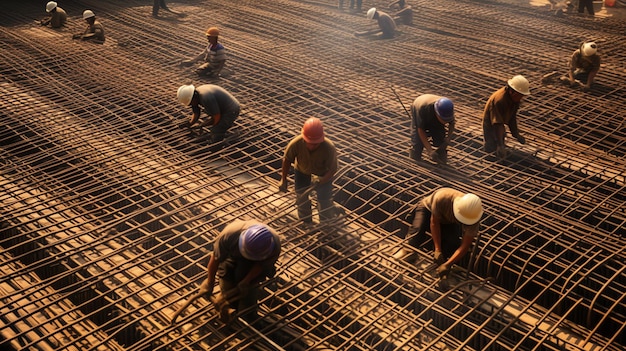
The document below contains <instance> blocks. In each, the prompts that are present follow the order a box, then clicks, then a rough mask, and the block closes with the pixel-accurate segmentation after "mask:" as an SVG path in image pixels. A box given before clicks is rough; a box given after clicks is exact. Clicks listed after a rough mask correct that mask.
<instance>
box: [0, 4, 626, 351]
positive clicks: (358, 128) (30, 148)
mask: <svg viewBox="0 0 626 351" xmlns="http://www.w3.org/2000/svg"><path fill="white" fill-rule="evenodd" d="M83 5H84V6H87V7H89V8H91V9H93V10H94V11H95V12H96V14H97V15H98V17H99V18H100V19H101V21H102V22H103V24H104V25H105V28H106V30H107V37H108V38H107V42H106V43H105V45H103V46H97V45H89V44H88V43H77V42H72V41H71V40H70V39H69V38H68V37H69V34H70V33H71V32H76V31H80V30H82V26H83V23H82V22H81V21H82V20H80V18H79V14H80V12H82V10H83V8H82V7H80V8H79V7H74V6H76V5H72V4H68V6H67V7H66V6H64V8H65V9H66V10H67V11H68V13H70V16H71V18H70V23H69V24H68V26H67V27H68V28H66V29H64V30H62V31H60V32H56V31H52V30H49V29H42V28H38V27H34V26H32V25H30V23H31V22H32V19H33V18H36V17H39V16H40V12H41V11H40V9H39V8H32V9H31V8H30V7H27V6H23V5H21V6H23V7H19V9H20V11H17V12H11V11H7V12H6V13H3V14H0V19H1V20H2V23H7V24H10V25H11V26H10V27H9V26H7V27H0V38H2V40H0V45H1V48H2V52H3V58H4V60H3V62H0V72H2V78H0V89H1V91H2V92H3V95H4V96H5V97H6V98H5V99H4V100H3V101H2V102H0V104H2V109H0V113H1V115H0V116H1V118H2V124H3V125H4V126H5V128H3V130H2V131H0V145H2V148H1V149H0V152H1V155H2V162H3V163H2V165H1V166H0V169H1V170H2V171H1V172H0V187H1V188H2V191H1V192H0V199H2V225H3V229H2V231H1V232H2V236H1V237H0V238H1V239H0V245H1V246H2V261H3V266H2V267H3V268H2V269H3V276H2V280H1V281H0V287H1V289H2V294H1V296H2V302H3V306H4V307H3V309H2V312H1V314H0V320H1V321H2V324H1V325H2V328H1V329H0V330H1V332H2V337H3V339H4V341H3V343H2V344H1V345H3V346H4V345H7V346H8V347H11V348H14V349H20V348H29V347H30V348H42V349H43V348H48V349H63V348H65V349H81V350H100V349H108V350H110V349H113V350H117V349H125V350H147V349H159V350H161V349H162V350H170V349H172V350H179V349H180V350H197V349H209V348H210V349H222V350H241V349H247V348H250V349H261V350H272V349H275V347H273V346H272V345H271V344H270V343H268V342H267V341H265V340H263V338H261V337H260V336H259V335H257V334H256V333H254V332H253V330H252V329H251V328H248V327H246V326H245V325H242V324H240V323H233V324H231V325H223V324H221V323H220V322H219V321H218V320H217V318H216V317H215V315H214V311H213V310H212V309H211V308H210V306H209V304H208V302H207V301H203V300H200V301H197V302H196V303H194V304H192V305H191V306H190V307H189V308H188V309H187V311H186V312H185V313H184V314H183V316H181V319H180V320H179V321H178V324H177V326H174V327H170V326H168V323H169V316H171V315H172V314H173V313H174V311H175V310H176V309H177V307H178V306H179V305H181V304H182V303H183V302H184V300H186V299H187V298H189V297H190V296H191V295H192V294H194V289H196V288H197V285H198V283H199V282H200V281H202V279H203V278H204V276H205V274H206V273H205V268H204V267H205V265H206V262H207V257H208V254H209V253H210V251H211V245H212V243H211V241H212V239H213V238H214V237H215V236H216V235H217V234H218V233H219V230H220V229H221V228H222V227H223V226H224V225H225V224H226V223H228V222H230V221H231V220H232V219H234V218H239V217H247V218H257V219H261V220H265V221H267V222H268V223H269V224H271V225H272V226H274V227H275V228H276V229H278V231H279V232H280V233H281V235H282V238H283V242H284V253H283V255H282V256H281V259H280V262H279V264H280V267H279V270H278V274H277V278H276V279H275V280H274V281H272V282H268V284H267V286H266V288H267V289H265V293H266V296H264V297H263V298H262V300H261V306H262V308H261V316H262V317H261V318H260V319H259V320H258V321H256V322H255V323H253V327H255V328H256V329H258V330H260V331H261V333H263V334H264V335H266V336H268V337H269V338H271V339H272V340H274V341H275V342H277V343H278V344H279V345H281V347H283V348H284V349H290V350H300V349H315V350H325V349H342V350H343V349H346V350H371V349H376V350H392V349H393V350H395V349H402V350H426V349H439V350H449V349H455V350H469V349H476V350H485V349H490V350H510V349H525V350H535V349H541V350H562V349H567V350H570V349H571V350H583V349H592V350H596V349H597V350H600V349H604V350H621V349H622V348H623V345H624V343H625V342H624V337H625V333H624V325H625V324H624V321H625V320H626V317H625V315H626V312H625V310H624V306H625V304H626V302H625V301H624V296H625V295H624V293H623V292H624V291H626V289H625V288H626V287H625V285H626V279H625V275H626V274H625V272H624V267H623V262H624V256H625V253H624V247H625V245H624V231H623V228H624V225H625V222H626V221H625V216H624V208H625V207H626V206H624V203H625V199H624V194H625V192H624V177H625V174H624V162H623V156H624V150H625V149H626V148H625V147H624V143H625V140H626V139H625V138H624V134H625V130H624V115H623V104H620V103H616V102H619V101H624V97H625V95H626V94H625V92H624V81H626V80H625V79H624V71H623V69H622V70H620V68H621V67H623V62H624V56H625V49H624V46H623V45H619V44H618V43H619V42H620V38H621V37H620V36H621V34H622V33H623V31H624V29H625V27H626V26H625V25H624V23H623V22H619V21H616V20H614V19H611V18H604V19H596V20H590V19H585V18H576V19H571V18H570V19H568V20H565V19H557V18H554V17H552V16H549V15H547V14H544V13H542V12H540V11H538V10H537V9H536V8H531V7H525V6H516V5H511V4H502V3H484V2H481V3H472V2H463V1H461V2H458V1H457V2H454V4H452V3H449V2H445V1H444V2H437V3H428V4H419V12H418V13H416V24H415V25H413V26H400V30H401V33H400V35H399V36H398V37H397V38H396V39H394V40H392V41H378V40H368V39H355V38H354V37H353V36H352V33H353V32H354V30H359V29H361V28H363V27H365V26H367V25H371V23H370V22H368V21H367V20H366V19H365V18H364V16H363V15H362V14H361V15H353V14H351V13H349V12H341V11H337V10H336V9H335V7H336V4H335V3H334V1H330V0H329V1H317V2H295V1H273V2H261V3H259V2H254V3H252V2H249V1H230V2H224V3H222V2H221V1H203V2H201V3H197V2H189V3H174V4H173V5H170V6H173V7H175V8H176V9H177V10H179V11H182V12H185V13H186V14H187V16H186V17H184V18H183V19H178V20H177V19H173V18H170V19H169V20H167V19H166V20H156V19H153V18H150V17H149V16H148V15H149V12H150V8H149V7H146V6H144V4H141V3H140V2H138V1H137V2H133V1H128V2H125V3H124V4H123V5H119V4H115V5H112V4H108V3H101V2H89V1H88V2H85V3H84V4H83ZM365 5H367V6H370V5H372V6H378V7H379V8H384V6H385V5H386V4H384V3H380V2H372V3H366V4H364V8H365V7H366V6H365ZM451 6H453V7H454V9H455V11H453V12H452V11H448V9H449V8H450V7H451ZM23 9H27V10H26V11H23ZM207 14H210V16H209V17H210V23H205V22H206V21H207ZM164 24H165V25H164ZM213 24H217V25H218V26H220V27H221V29H222V31H223V35H222V37H221V38H222V39H221V40H222V42H223V43H224V45H225V46H226V47H227V50H228V55H229V61H228V63H227V69H226V71H227V72H225V73H224V75H223V76H222V77H221V78H219V79H217V80H201V79H198V78H197V77H194V76H193V73H192V72H191V70H190V69H182V68H180V67H177V65H176V64H177V61H178V60H179V59H181V58H183V57H189V56H192V55H195V54H196V52H198V51H199V50H200V49H201V48H202V46H203V45H205V42H204V40H203V31H204V29H205V28H204V27H205V26H206V25H213ZM519 28H524V30H523V31H520V30H519ZM561 33H569V34H566V35H563V34H561ZM589 38H591V39H593V40H596V41H597V42H598V43H599V44H600V45H601V53H602V55H603V62H604V63H603V69H602V70H601V72H600V74H599V75H598V78H597V80H598V86H597V87H595V89H594V91H592V92H591V93H588V94H583V93H578V92H573V91H571V90H569V89H568V88H566V87H561V86H552V85H547V86H539V80H540V79H541V76H542V75H543V74H545V73H549V72H550V71H553V70H563V68H564V62H565V61H566V59H567V57H569V54H571V51H572V50H573V48H575V47H576V46H577V45H578V43H579V42H580V41H582V40H586V39H589ZM51 42H54V43H55V45H54V46H51V45H50V43H51ZM538 47H540V48H542V49H541V50H537V48H538ZM514 74H524V75H525V76H526V77H527V78H529V80H530V81H531V86H532V87H531V90H532V92H533V95H532V96H531V97H530V98H529V99H528V101H527V102H526V103H525V105H524V107H523V108H522V111H521V112H520V124H521V128H522V132H523V133H524V134H525V135H527V140H528V143H527V144H526V145H519V144H516V143H513V142H509V143H510V144H511V145H510V146H512V147H513V148H514V150H513V156H512V157H511V158H510V159H509V160H507V161H497V160H496V159H495V158H493V157H492V156H491V155H488V154H485V153H484V152H482V150H481V138H482V135H481V134H482V131H481V130H480V115H481V112H482V108H483V106H484V103H485V101H486V99H487V97H488V96H489V94H490V93H491V92H493V91H494V90H495V89H497V88H499V87H500V86H502V85H503V84H504V82H505V81H506V79H508V78H509V77H510V76H511V75H514ZM188 82H193V83H194V84H202V83H204V82H208V83H215V84H219V85H222V86H224V87H225V88H227V89H228V90H230V91H231V92H232V93H233V94H234V95H235V96H236V97H237V98H238V99H239V100H240V101H241V102H242V104H243V107H244V113H243V114H242V116H241V117H240V119H239V120H238V122H237V125H236V127H235V128H234V129H233V130H231V133H230V135H229V137H228V138H227V141H226V147H225V148H224V149H223V150H222V151H220V152H218V153H216V154H212V153H211V152H210V151H209V148H208V146H207V145H206V143H204V142H202V138H198V137H197V136H195V135H191V134H189V133H188V132H186V131H183V130H181V129H178V128H176V123H177V122H178V121H180V120H181V119H182V118H183V117H184V116H185V115H187V114H188V113H189V111H188V110H187V109H184V108H182V107H179V106H177V105H176V101H175V96H174V95H175V91H176V88H177V87H178V86H179V85H181V84H183V83H188ZM426 92H432V93H437V94H441V95H445V96H448V97H450V98H452V99H453V101H454V102H455V109H456V110H457V120H458V121H457V127H458V129H459V130H458V133H457V136H456V138H455V141H454V144H453V146H452V149H451V153H450V165H451V168H449V169H439V168H435V167H431V166H428V165H416V164H414V163H413V162H411V161H410V160H409V159H408V157H407V152H406V151H407V146H408V127H409V122H408V118H407V116H406V113H405V111H404V109H403V105H404V106H409V105H410V103H411V102H412V99H413V98H415V97H416V96H417V95H419V94H421V93H426ZM395 94H397V95H398V96H399V98H396V95H395ZM311 115H313V116H318V117H321V118H322V119H323V120H324V122H325V126H326V129H327V134H328V135H329V137H330V138H331V139H332V140H333V141H334V142H335V143H336V145H337V147H338V150H339V156H340V171H339V174H338V177H337V180H336V198H335V199H336V201H337V202H338V204H339V205H340V206H342V207H344V208H345V209H346V210H347V216H346V217H345V218H344V219H342V220H340V221H337V222H336V223H333V224H330V225H318V226H317V227H316V228H313V229H310V230H304V229H302V228H301V227H300V226H299V222H298V221H297V220H296V218H295V214H294V206H293V201H294V195H293V194H278V193H276V190H277V189H276V184H277V182H276V181H277V179H278V173H279V169H280V159H281V157H282V150H283V148H284V146H285V145H286V143H287V142H288V140H289V139H290V138H291V137H293V136H294V135H296V134H297V133H298V132H299V128H300V126H301V124H302V122H303V121H304V119H305V118H306V117H308V116H311ZM277 117H278V118H277ZM441 186H453V187H455V188H458V189H460V190H465V191H472V192H475V193H476V194H478V195H479V196H481V198H482V199H483V203H484V205H485V214H486V215H485V218H484V219H483V222H482V225H481V237H480V241H479V242H477V243H476V245H477V249H478V251H477V254H478V255H477V256H476V257H475V260H473V261H471V260H469V258H468V257H466V259H465V260H464V261H463V262H462V263H461V266H465V267H469V268H470V269H471V271H472V272H471V274H469V275H467V276H466V273H464V272H458V273H456V274H455V278H454V279H452V281H451V283H452V285H453V288H451V289H449V290H446V289H443V288H442V287H439V286H438V280H437V278H436V276H435V274H434V272H433V269H434V267H433V266H432V265H431V264H430V258H429V256H430V254H429V250H430V245H431V243H430V242H429V241H428V239H427V238H424V246H423V248H421V249H420V250H418V251H417V253H418V260H417V264H416V265H415V266H413V265H407V264H406V263H403V262H400V261H397V260H395V259H393V258H392V257H391V256H392V255H393V254H394V253H395V252H396V251H397V250H398V249H399V248H400V247H402V246H403V245H405V242H404V239H403V236H404V230H405V227H406V225H407V223H405V222H404V220H403V218H404V215H405V213H406V210H407V209H408V207H409V205H411V204H414V203H416V202H417V201H418V200H419V198H420V197H421V196H423V195H424V194H426V193H428V192H430V191H432V190H434V189H436V188H438V187H441ZM468 256H469V255H468ZM481 277H482V278H486V277H493V278H492V279H482V278H481ZM466 279H468V280H466ZM457 284H458V285H457Z"/></svg>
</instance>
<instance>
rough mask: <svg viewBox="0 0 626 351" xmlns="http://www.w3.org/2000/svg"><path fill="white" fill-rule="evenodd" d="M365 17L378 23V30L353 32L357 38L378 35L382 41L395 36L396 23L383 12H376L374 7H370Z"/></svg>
mask: <svg viewBox="0 0 626 351" xmlns="http://www.w3.org/2000/svg"><path fill="white" fill-rule="evenodd" d="M366 17H367V19H368V20H376V21H377V22H378V28H377V29H372V30H367V31H360V32H355V33H354V35H355V36H357V37H362V36H370V35H380V37H381V38H383V39H390V38H393V37H394V36H395V35H396V22H395V21H394V20H393V18H391V16H389V15H388V14H386V13H385V12H382V11H379V10H376V8H375V7H372V8H371V9H369V10H368V11H367V14H366Z"/></svg>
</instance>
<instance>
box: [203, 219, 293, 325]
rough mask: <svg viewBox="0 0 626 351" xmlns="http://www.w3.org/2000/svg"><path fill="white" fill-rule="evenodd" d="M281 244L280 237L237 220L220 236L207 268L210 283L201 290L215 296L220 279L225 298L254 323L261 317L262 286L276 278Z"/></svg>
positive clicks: (258, 225)
mask: <svg viewBox="0 0 626 351" xmlns="http://www.w3.org/2000/svg"><path fill="white" fill-rule="evenodd" d="M280 251H281V244H280V238H279V236H278V233H277V232H276V231H275V230H274V229H272V228H270V227H269V226H268V225H266V224H263V223H261V222H257V221H254V220H249V221H242V220H235V221H233V222H231V223H230V224H228V225H227V226H226V227H225V228H224V229H223V230H222V231H221V232H220V234H219V235H218V236H217V238H216V239H215V241H214V244H213V253H212V254H211V256H210V258H209V263H208V265H207V279H206V280H205V281H204V282H203V283H202V286H201V288H200V289H201V290H203V291H206V292H207V294H208V296H211V295H212V294H213V288H214V285H215V278H216V277H217V278H218V279H219V281H218V284H219V286H220V294H221V296H220V297H219V298H218V299H217V300H223V299H225V300H226V301H228V304H229V305H230V306H231V307H232V308H233V309H235V310H236V311H237V313H239V314H240V315H241V317H242V318H244V319H247V320H249V321H252V320H254V319H256V317H257V310H258V295H259V284H260V283H261V282H262V281H264V280H265V279H266V278H270V279H271V278H273V277H274V275H275V274H276V267H275V264H276V261H277V260H278V257H279V256H280Z"/></svg>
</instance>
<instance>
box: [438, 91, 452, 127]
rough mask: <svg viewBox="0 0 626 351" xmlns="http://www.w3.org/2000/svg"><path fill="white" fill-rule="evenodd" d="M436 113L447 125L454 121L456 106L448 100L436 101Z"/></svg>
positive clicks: (440, 99) (443, 98)
mask: <svg viewBox="0 0 626 351" xmlns="http://www.w3.org/2000/svg"><path fill="white" fill-rule="evenodd" d="M435 112H436V113H437V115H438V116H439V118H441V119H442V120H443V121H444V122H446V123H450V122H452V121H454V104H453V103H452V100H450V99H448V98H445V97H442V98H439V100H437V101H435Z"/></svg>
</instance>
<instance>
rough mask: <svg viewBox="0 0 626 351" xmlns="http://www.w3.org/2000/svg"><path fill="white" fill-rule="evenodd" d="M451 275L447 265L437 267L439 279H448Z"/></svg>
mask: <svg viewBox="0 0 626 351" xmlns="http://www.w3.org/2000/svg"><path fill="white" fill-rule="evenodd" d="M449 274H450V266H449V265H448V264H447V263H444V264H442V265H441V266H439V267H437V275H439V278H441V279H446V278H448V275H449Z"/></svg>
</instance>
